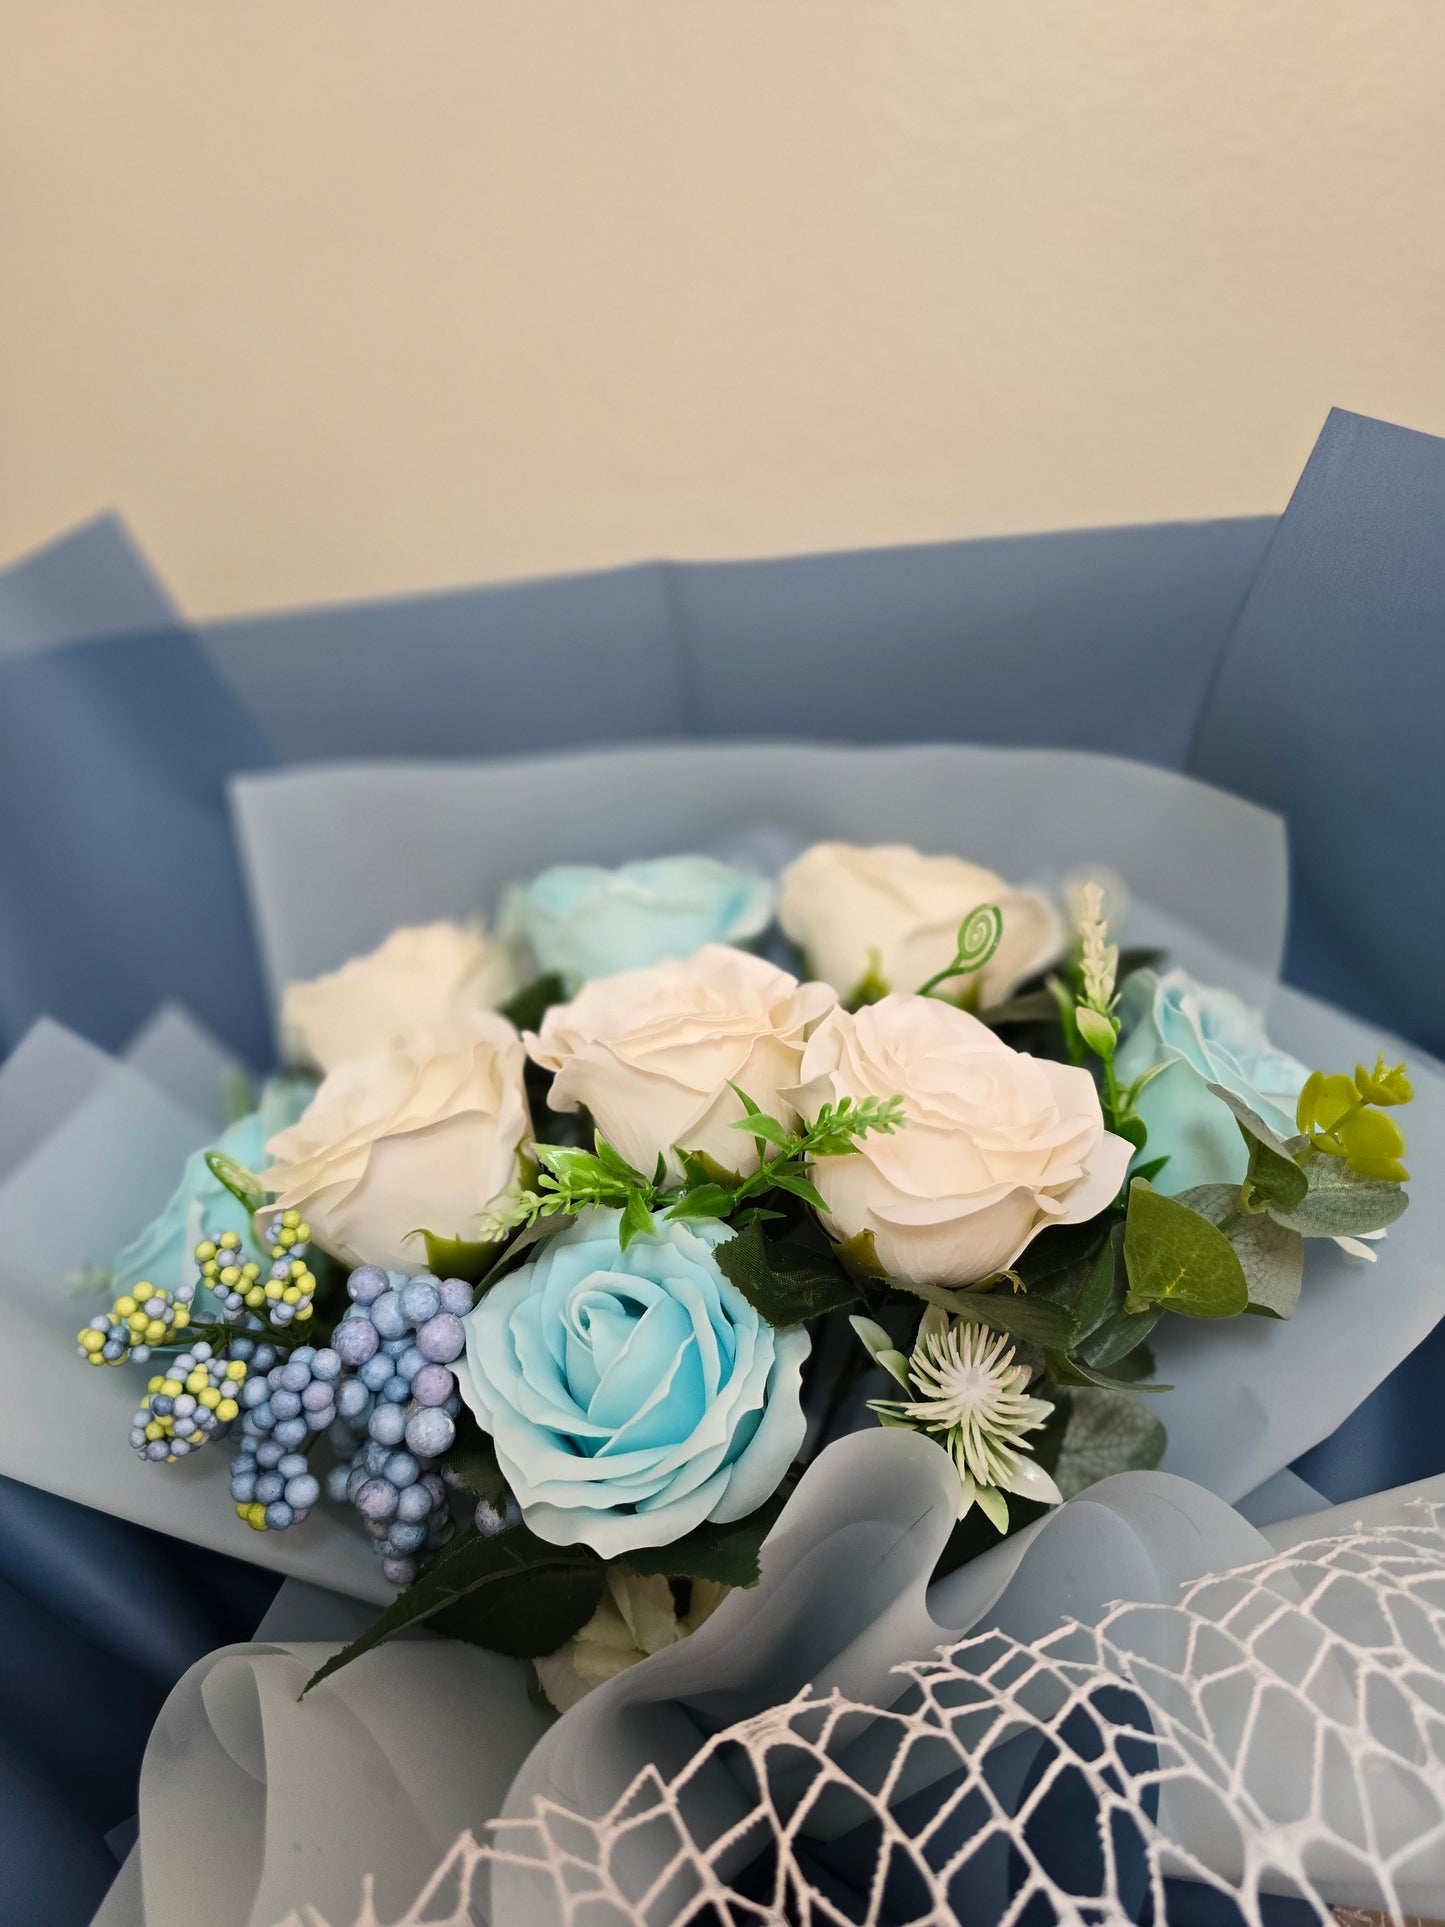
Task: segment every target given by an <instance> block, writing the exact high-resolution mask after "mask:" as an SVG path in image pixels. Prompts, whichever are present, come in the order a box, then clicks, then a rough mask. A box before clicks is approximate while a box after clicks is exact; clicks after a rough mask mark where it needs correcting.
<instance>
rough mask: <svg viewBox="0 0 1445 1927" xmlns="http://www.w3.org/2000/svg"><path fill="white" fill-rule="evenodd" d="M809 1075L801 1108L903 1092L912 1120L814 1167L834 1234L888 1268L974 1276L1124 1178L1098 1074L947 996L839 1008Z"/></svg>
mask: <svg viewBox="0 0 1445 1927" xmlns="http://www.w3.org/2000/svg"><path fill="white" fill-rule="evenodd" d="M803 1078H804V1084H803V1088H802V1089H801V1090H799V1091H797V1092H794V1093H793V1094H792V1095H793V1096H794V1099H795V1101H796V1103H797V1105H798V1108H799V1110H800V1111H801V1112H802V1114H803V1116H805V1117H812V1116H814V1115H816V1113H817V1112H818V1111H819V1110H820V1109H821V1108H822V1106H823V1105H824V1104H825V1103H829V1102H836V1101H837V1100H838V1099H839V1098H842V1097H851V1098H854V1099H858V1098H863V1097H891V1096H893V1095H895V1094H897V1095H898V1096H899V1097H901V1098H902V1100H903V1110H904V1115H905V1117H906V1118H907V1123H906V1124H904V1125H903V1126H902V1128H901V1129H899V1130H898V1131H896V1132H894V1133H893V1134H892V1135H891V1136H887V1137H885V1136H883V1135H882V1134H880V1133H878V1132H873V1133H870V1135H868V1136H867V1137H864V1138H862V1139H860V1140H859V1143H858V1149H857V1150H856V1151H854V1152H851V1153H849V1154H848V1155H847V1156H844V1157H835V1158H820V1159H819V1160H818V1161H817V1162H816V1163H815V1164H814V1165H813V1166H812V1168H811V1170H810V1173H809V1175H810V1176H811V1177H812V1179H813V1182H814V1184H815V1185H816V1186H817V1187H818V1190H819V1191H820V1192H821V1193H822V1195H823V1197H824V1198H825V1199H826V1201H827V1205H828V1215H827V1218H826V1220H825V1223H826V1226H827V1229H828V1230H829V1232H830V1233H831V1234H832V1236H833V1237H835V1238H837V1239H838V1240H839V1241H840V1242H846V1241H847V1240H849V1239H852V1238H857V1237H860V1236H861V1235H863V1234H864V1233H866V1234H868V1236H870V1237H871V1239H872V1241H873V1247H874V1250H875V1252H876V1254H877V1258H878V1262H879V1264H880V1265H881V1266H882V1267H883V1269H884V1271H885V1272H887V1273H888V1274H889V1275H890V1276H891V1277H897V1278H906V1279H908V1280H910V1281H911V1282H912V1283H914V1284H927V1285H972V1284H977V1283H978V1282H979V1280H980V1279H983V1278H988V1277H991V1276H992V1275H993V1273H995V1272H997V1271H1003V1270H1005V1269H1007V1267H1008V1266H1010V1265H1011V1264H1013V1262H1014V1260H1015V1259H1016V1258H1017V1257H1018V1255H1019V1253H1020V1252H1021V1251H1022V1250H1023V1249H1024V1247H1025V1245H1027V1244H1028V1243H1029V1241H1030V1239H1032V1238H1034V1237H1035V1236H1036V1235H1037V1234H1038V1233H1039V1232H1040V1231H1043V1230H1044V1229H1046V1227H1047V1226H1049V1225H1053V1224H1077V1223H1080V1222H1082V1221H1083V1220H1084V1219H1086V1218H1092V1217H1096V1216H1097V1215H1098V1213H1099V1212H1101V1211H1102V1210H1103V1209H1104V1208H1105V1206H1106V1205H1107V1204H1108V1203H1109V1202H1110V1200H1111V1199H1112V1198H1113V1197H1115V1196H1116V1194H1117V1193H1118V1190H1119V1187H1120V1185H1121V1184H1122V1183H1123V1181H1124V1173H1125V1170H1126V1169H1127V1167H1128V1163H1129V1158H1130V1155H1131V1147H1130V1146H1129V1145H1128V1144H1127V1143H1126V1142H1125V1141H1124V1139H1123V1138H1120V1137H1114V1136H1113V1135H1112V1134H1111V1133H1110V1132H1108V1131H1106V1130H1105V1129H1104V1118H1103V1113H1102V1111H1101V1109H1100V1107H1099V1095H1098V1092H1097V1090H1096V1089H1095V1087H1094V1080H1093V1078H1092V1077H1091V1076H1090V1075H1089V1073H1088V1071H1086V1070H1080V1069H1075V1068H1074V1067H1073V1066H1071V1065H1068V1064H1055V1063H1053V1062H1051V1061H1050V1060H1049V1059H1048V1058H1043V1057H1029V1056H1027V1055H1025V1054H1024V1053H1023V1052H1022V1051H1016V1050H1011V1049H1010V1048H1009V1046H1008V1045H1007V1044H1005V1043H1003V1042H1002V1041H1001V1040H1000V1039H999V1038H998V1037H996V1036H995V1035H994V1033H993V1032H992V1031H991V1030H990V1029H989V1028H988V1026H987V1024H983V1023H980V1022H979V1020H978V1018H977V1017H971V1016H970V1015H969V1014H968V1012H967V1011H963V1010H959V1009H957V1008H956V1007H955V1006H954V1005H952V1004H948V1003H944V1002H943V1001H942V1000H941V999H939V998H937V997H902V996H894V997H885V998H884V999H883V1000H882V1001H881V1002H880V1003H876V1004H869V1005H867V1006H865V1008H864V1009H862V1010H860V1011H858V1012H857V1014H856V1015H852V1016H850V1015H849V1014H848V1013H847V1012H846V1011H842V1010H837V1011H834V1012H833V1014H832V1015H831V1016H830V1017H828V1018H827V1019H825V1021H824V1022H823V1023H822V1024H820V1025H819V1027H818V1029H817V1030H816V1031H815V1033H814V1034H813V1037H812V1038H811V1040H810V1041H809V1044H808V1048H807V1051H806V1052H805V1053H804V1057H803Z"/></svg>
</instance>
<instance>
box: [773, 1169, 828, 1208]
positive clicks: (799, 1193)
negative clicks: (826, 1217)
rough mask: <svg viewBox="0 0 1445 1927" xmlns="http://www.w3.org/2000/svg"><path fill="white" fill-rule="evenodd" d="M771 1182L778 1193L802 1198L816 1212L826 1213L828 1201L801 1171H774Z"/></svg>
mask: <svg viewBox="0 0 1445 1927" xmlns="http://www.w3.org/2000/svg"><path fill="white" fill-rule="evenodd" d="M769 1182H770V1183H771V1184H772V1185H773V1187H774V1189H776V1190H778V1191H788V1192H791V1194H792V1195H793V1197H795V1198H801V1199H802V1200H803V1202H804V1204H810V1205H812V1207H813V1209H814V1210H815V1211H826V1210H827V1209H828V1205H827V1200H826V1199H825V1198H824V1197H823V1196H822V1194H821V1193H820V1192H819V1190H818V1189H817V1187H816V1185H815V1184H814V1183H813V1181H812V1179H811V1178H807V1177H804V1175H803V1173H802V1172H801V1171H773V1172H770V1173H769Z"/></svg>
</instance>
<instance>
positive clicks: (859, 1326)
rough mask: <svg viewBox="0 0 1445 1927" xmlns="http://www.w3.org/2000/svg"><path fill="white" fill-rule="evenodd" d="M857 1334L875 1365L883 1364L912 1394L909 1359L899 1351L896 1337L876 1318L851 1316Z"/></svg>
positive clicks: (850, 1321)
mask: <svg viewBox="0 0 1445 1927" xmlns="http://www.w3.org/2000/svg"><path fill="white" fill-rule="evenodd" d="M848 1323H849V1324H850V1325H851V1326H852V1327H853V1331H854V1334H855V1336H856V1337H857V1339H858V1341H859V1343H860V1344H861V1345H862V1346H863V1349H864V1350H865V1351H866V1352H867V1354H868V1356H869V1357H870V1358H871V1359H872V1360H873V1363H874V1364H875V1365H881V1366H882V1367H883V1369H884V1371H885V1372H887V1374H888V1376H889V1377H890V1378H893V1379H896V1380H897V1382H898V1383H899V1384H900V1385H901V1386H902V1387H903V1389H904V1391H905V1392H907V1393H908V1394H909V1396H910V1397H911V1396H912V1393H913V1386H912V1384H911V1383H910V1382H909V1377H908V1360H907V1358H906V1357H905V1356H904V1354H903V1353H902V1352H901V1351H899V1349H898V1344H897V1341H896V1339H895V1338H894V1337H893V1334H892V1333H891V1332H889V1331H885V1330H884V1328H883V1326H882V1325H880V1324H879V1323H878V1322H877V1320H876V1319H873V1318H856V1317H854V1318H850V1319H849V1320H848Z"/></svg>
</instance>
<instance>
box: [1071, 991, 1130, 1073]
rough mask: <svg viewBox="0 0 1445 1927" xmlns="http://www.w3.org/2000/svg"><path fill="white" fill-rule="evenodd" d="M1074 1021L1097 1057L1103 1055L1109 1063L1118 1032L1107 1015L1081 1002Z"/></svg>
mask: <svg viewBox="0 0 1445 1927" xmlns="http://www.w3.org/2000/svg"><path fill="white" fill-rule="evenodd" d="M1074 1022H1075V1023H1076V1024H1077V1025H1078V1027H1079V1035H1080V1037H1082V1038H1083V1040H1084V1042H1085V1043H1086V1044H1087V1045H1088V1046H1089V1049H1090V1050H1091V1051H1092V1052H1093V1053H1094V1055H1095V1057H1102V1058H1103V1059H1104V1061H1105V1062H1106V1063H1107V1062H1108V1061H1109V1059H1110V1058H1111V1057H1112V1056H1113V1055H1114V1046H1115V1045H1116V1044H1117V1043H1118V1041H1119V1040H1118V1034H1117V1032H1116V1031H1115V1029H1114V1026H1113V1025H1112V1024H1111V1023H1110V1022H1109V1019H1108V1018H1107V1017H1104V1016H1101V1015H1100V1013H1099V1012H1098V1011H1097V1010H1091V1009H1090V1008H1089V1006H1088V1005H1087V1004H1080V1005H1079V1006H1078V1008H1077V1009H1076V1010H1075V1012H1074Z"/></svg>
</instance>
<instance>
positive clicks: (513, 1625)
mask: <svg viewBox="0 0 1445 1927" xmlns="http://www.w3.org/2000/svg"><path fill="white" fill-rule="evenodd" d="M514 1530H515V1528H514ZM506 1536H507V1535H506V1534H503V1537H506ZM602 1586H603V1570H602V1567H601V1565H600V1564H598V1565H597V1566H557V1565H550V1566H534V1567H532V1568H530V1569H529V1570H528V1571H527V1572H525V1573H523V1574H522V1575H520V1576H519V1577H518V1578H517V1579H516V1580H514V1581H512V1582H510V1583H508V1584H506V1585H502V1586H498V1587H495V1588H492V1589H489V1590H486V1591H477V1592H472V1593H468V1594H467V1595H466V1597H465V1598H463V1599H459V1600H457V1601H456V1603H455V1604H454V1605H451V1606H444V1607H443V1608H442V1610H441V1611H440V1612H439V1613H435V1614H433V1616H432V1618H431V1619H430V1621H429V1622H428V1624H429V1625H430V1627H431V1629H432V1631H433V1632H437V1633H442V1634H444V1635H445V1636H446V1638H448V1639H460V1640H465V1642H466V1643H467V1645H469V1646H484V1647H485V1648H486V1649H487V1651H488V1652H491V1653H506V1654H508V1655H509V1656H510V1657H511V1658H513V1659H542V1658H544V1657H545V1656H546V1655H547V1654H548V1653H555V1652H556V1650H557V1648H558V1647H559V1646H562V1645H564V1644H565V1643H566V1642H567V1640H569V1639H571V1637H572V1636H573V1634H574V1633H579V1632H581V1630H582V1628H583V1627H584V1626H585V1625H586V1624H587V1622H588V1620H589V1619H590V1618H591V1617H592V1615H593V1613H595V1612H596V1610H597V1608H598V1605H599V1604H600V1602H601V1599H602Z"/></svg>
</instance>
